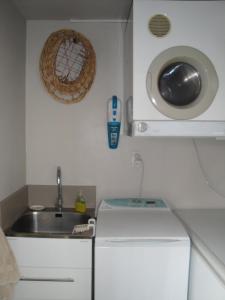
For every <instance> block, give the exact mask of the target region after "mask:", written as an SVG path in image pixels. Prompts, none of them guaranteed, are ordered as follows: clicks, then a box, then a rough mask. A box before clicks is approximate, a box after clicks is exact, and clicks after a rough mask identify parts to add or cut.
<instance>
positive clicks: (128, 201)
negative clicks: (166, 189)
mask: <svg viewBox="0 0 225 300" xmlns="http://www.w3.org/2000/svg"><path fill="white" fill-rule="evenodd" d="M123 208H124V209H141V208H143V209H168V206H167V205H166V203H165V202H164V201H163V200H161V199H151V198H117V199H106V200H103V201H102V203H101V205H100V207H99V209H100V210H111V209H120V210H121V209H123Z"/></svg>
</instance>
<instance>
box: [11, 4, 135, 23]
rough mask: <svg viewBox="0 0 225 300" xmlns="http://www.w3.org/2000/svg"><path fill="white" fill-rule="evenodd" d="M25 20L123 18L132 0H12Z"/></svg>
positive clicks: (126, 14)
mask: <svg viewBox="0 0 225 300" xmlns="http://www.w3.org/2000/svg"><path fill="white" fill-rule="evenodd" d="M12 1H13V2H14V4H15V5H16V6H17V8H18V10H19V11H20V13H21V14H22V15H23V16H24V17H25V19H27V20H71V19H76V20H85V19H86V20H92V19H100V20H102V19H107V20H123V19H127V17H128V14H129V9H130V7H131V3H132V0H12Z"/></svg>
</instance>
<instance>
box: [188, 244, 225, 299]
mask: <svg viewBox="0 0 225 300" xmlns="http://www.w3.org/2000/svg"><path fill="white" fill-rule="evenodd" d="M202 299H204V300H214V299H215V300H224V299H225V285H224V284H223V283H222V282H221V280H219V278H218V277H217V276H216V274H215V273H214V272H213V271H212V269H211V268H210V266H209V265H208V264H207V262H206V261H205V259H204V258H203V257H202V256H201V255H200V254H199V252H198V251H197V250H196V249H195V248H192V251H191V267H190V282H189V297H188V300H202Z"/></svg>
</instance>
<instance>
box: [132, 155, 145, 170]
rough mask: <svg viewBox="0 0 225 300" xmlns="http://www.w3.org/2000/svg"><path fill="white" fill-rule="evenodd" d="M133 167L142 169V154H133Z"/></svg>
mask: <svg viewBox="0 0 225 300" xmlns="http://www.w3.org/2000/svg"><path fill="white" fill-rule="evenodd" d="M131 163H132V167H133V168H140V167H141V165H142V163H143V160H142V157H141V154H140V153H139V152H133V153H132V159H131Z"/></svg>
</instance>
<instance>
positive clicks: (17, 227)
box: [10, 211, 90, 234]
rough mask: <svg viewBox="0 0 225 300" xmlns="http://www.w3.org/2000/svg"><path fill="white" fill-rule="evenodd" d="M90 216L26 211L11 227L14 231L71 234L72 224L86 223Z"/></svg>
mask: <svg viewBox="0 0 225 300" xmlns="http://www.w3.org/2000/svg"><path fill="white" fill-rule="evenodd" d="M89 218H90V216H89V215H88V214H79V213H74V212H66V211H65V212H64V211H63V212H56V211H28V212H26V213H25V214H23V215H22V216H21V217H20V218H19V219H18V220H17V221H16V222H15V223H14V225H13V226H12V227H11V229H10V231H11V232H14V233H19V234H20V233H25V234H41V233H44V234H45V233H46V234H71V233H72V231H73V228H74V225H78V224H87V223H88V219H89Z"/></svg>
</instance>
